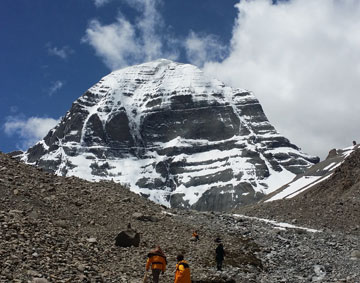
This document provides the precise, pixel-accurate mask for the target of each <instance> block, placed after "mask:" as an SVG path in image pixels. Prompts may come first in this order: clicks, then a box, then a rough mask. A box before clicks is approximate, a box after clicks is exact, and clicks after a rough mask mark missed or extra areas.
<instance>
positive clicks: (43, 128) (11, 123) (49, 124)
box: [3, 116, 59, 149]
mask: <svg viewBox="0 0 360 283" xmlns="http://www.w3.org/2000/svg"><path fill="white" fill-rule="evenodd" d="M58 122H59V120H55V119H52V118H40V117H30V118H28V119H25V118H22V117H14V116H10V117H7V121H6V122H5V124H4V126H3V130H4V132H5V134H6V135H8V136H18V138H19V143H18V144H17V146H18V147H20V148H21V149H27V148H29V147H30V146H32V145H34V144H35V143H36V142H38V141H39V140H41V139H42V138H44V137H45V136H46V134H47V133H48V132H49V130H50V129H52V128H53V127H54V126H55V125H56V124H57V123H58Z"/></svg>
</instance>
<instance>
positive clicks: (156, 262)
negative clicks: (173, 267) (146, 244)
mask: <svg viewBox="0 0 360 283" xmlns="http://www.w3.org/2000/svg"><path fill="white" fill-rule="evenodd" d="M166 263H167V262H166V256H165V254H164V252H163V251H162V250H161V248H160V246H157V247H156V248H154V249H152V250H151V251H150V252H149V254H148V258H147V261H146V267H145V269H146V271H148V270H149V268H150V266H151V271H152V276H153V282H154V283H158V282H159V277H160V272H162V274H164V272H165V269H166Z"/></svg>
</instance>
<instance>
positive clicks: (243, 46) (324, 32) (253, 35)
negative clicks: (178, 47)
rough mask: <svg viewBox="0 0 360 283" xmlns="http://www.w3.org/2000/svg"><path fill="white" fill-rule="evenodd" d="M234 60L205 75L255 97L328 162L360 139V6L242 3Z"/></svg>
mask: <svg viewBox="0 0 360 283" xmlns="http://www.w3.org/2000/svg"><path fill="white" fill-rule="evenodd" d="M236 7H237V8H238V10H239V14H238V18H237V21H236V23H235V26H234V29H233V37H232V41H231V51H230V55H229V56H228V57H227V58H226V59H225V60H224V61H223V62H221V63H217V62H207V63H206V64H205V67H204V70H205V71H206V72H208V73H211V74H212V75H213V76H215V77H217V78H219V79H222V80H223V81H225V82H227V83H230V84H232V85H233V86H236V87H241V88H247V89H249V90H252V91H254V94H255V95H256V96H257V97H258V98H259V100H260V103H261V104H262V106H263V107H264V110H265V114H266V115H267V116H268V118H269V120H270V122H271V123H273V124H274V125H275V127H276V128H277V129H278V130H279V131H280V132H281V133H282V134H283V135H285V136H286V137H288V138H290V140H291V141H292V142H294V143H295V144H297V145H298V146H300V147H302V149H303V150H304V151H305V152H308V153H312V154H316V155H320V156H321V157H326V154H327V152H328V150H330V149H331V148H332V147H336V148H341V147H344V146H348V145H350V144H351V141H352V140H353V139H360V129H359V121H360V96H359V89H360V52H359V50H360V17H359V15H360V1H357V0H344V1H337V0H312V1H302V0H292V1H288V2H280V3H279V4H278V5H272V1H271V0H257V1H241V2H240V3H238V4H237V5H236Z"/></svg>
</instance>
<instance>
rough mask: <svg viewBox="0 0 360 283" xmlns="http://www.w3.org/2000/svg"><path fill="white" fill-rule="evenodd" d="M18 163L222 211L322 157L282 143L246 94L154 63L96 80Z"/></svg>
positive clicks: (189, 70) (192, 70)
mask: <svg viewBox="0 0 360 283" xmlns="http://www.w3.org/2000/svg"><path fill="white" fill-rule="evenodd" d="M24 160H25V161H26V162H28V163H33V164H36V165H38V166H40V167H43V168H46V169H48V170H53V171H55V172H56V173H57V174H59V175H65V176H72V175H75V176H79V177H82V178H85V179H88V180H94V181H96V180H100V179H109V180H114V181H116V182H121V183H125V184H127V185H128V186H129V188H130V189H131V190H133V191H135V192H137V193H140V194H142V195H144V196H146V197H149V198H150V199H151V200H154V201H156V202H159V203H162V204H164V205H168V206H173V207H184V208H188V207H192V208H196V209H201V210H226V209H230V208H232V207H235V206H238V205H243V204H248V203H251V202H254V201H255V200H258V199H259V198H261V197H262V196H263V195H264V194H267V193H269V192H272V191H273V190H275V189H277V188H278V187H279V186H281V185H282V184H284V183H286V182H288V181H290V180H291V179H292V178H293V177H294V176H295V174H298V173H302V172H304V170H305V169H306V168H308V167H309V166H311V165H312V164H313V163H316V162H317V161H318V158H316V157H312V156H309V155H307V154H304V153H302V152H301V151H300V150H299V149H298V148H297V147H296V146H295V145H293V144H291V143H290V142H289V141H288V140H287V139H286V138H284V137H283V136H281V135H280V134H279V133H278V132H277V131H276V130H275V129H274V127H273V126H272V125H271V124H270V123H269V121H268V120H267V118H266V116H265V114H264V112H263V110H262V107H261V105H260V104H259V101H258V100H257V99H256V98H255V96H254V95H253V94H252V93H250V92H248V91H245V90H242V89H233V88H231V87H229V86H226V85H225V84H223V83H222V82H220V81H219V80H216V79H211V78H208V77H206V76H205V75H204V73H203V72H202V71H201V70H200V69H198V68H197V67H195V66H193V65H189V64H180V63H175V62H172V61H170V60H165V59H160V60H156V61H153V62H149V63H144V64H141V65H137V66H132V67H127V68H124V69H121V70H117V71H114V72H112V73H110V74H109V75H107V76H105V77H104V78H102V79H101V80H100V81H99V82H98V83H97V84H95V85H94V86H93V87H91V88H90V89H89V90H88V91H87V92H85V93H84V94H83V95H82V96H81V97H80V98H79V99H78V100H76V101H75V102H74V103H73V105H72V108H71V109H70V110H69V111H68V112H67V114H66V115H65V116H64V118H63V119H62V121H61V122H60V123H59V124H58V125H57V126H56V127H55V128H54V129H52V130H51V131H50V132H49V133H48V135H47V136H46V137H45V138H44V139H43V140H42V141H40V142H39V143H37V144H36V145H35V146H34V147H32V148H30V149H29V150H28V151H27V152H26V153H25V157H24Z"/></svg>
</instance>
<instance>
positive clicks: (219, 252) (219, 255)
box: [215, 243, 225, 271]
mask: <svg viewBox="0 0 360 283" xmlns="http://www.w3.org/2000/svg"><path fill="white" fill-rule="evenodd" d="M215 252H216V257H215V260H216V267H217V270H220V271H221V270H222V263H223V260H224V256H225V251H224V247H223V244H221V243H220V244H219V245H218V246H217V248H216V250H215Z"/></svg>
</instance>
